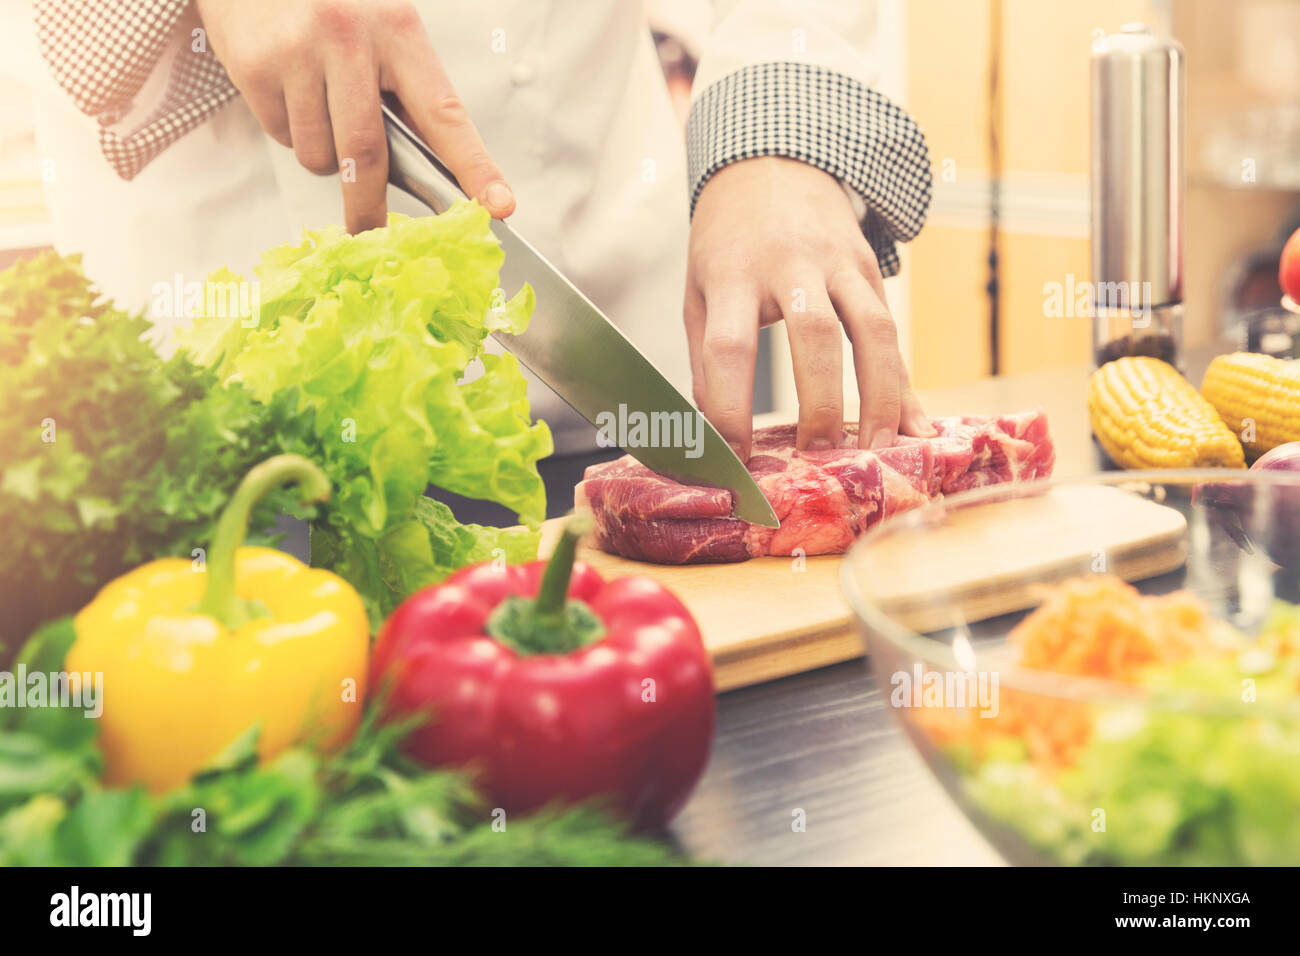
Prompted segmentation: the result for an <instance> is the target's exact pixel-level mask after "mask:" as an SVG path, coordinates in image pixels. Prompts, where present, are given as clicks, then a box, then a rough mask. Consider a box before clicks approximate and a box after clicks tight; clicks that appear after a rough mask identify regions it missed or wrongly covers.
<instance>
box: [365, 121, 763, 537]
mask: <svg viewBox="0 0 1300 956" xmlns="http://www.w3.org/2000/svg"><path fill="white" fill-rule="evenodd" d="M383 111H384V129H385V132H386V134H387V136H388V181H389V182H390V183H392V184H393V185H394V186H396V187H397V188H398V189H400V190H402V191H403V192H405V193H408V194H409V195H411V196H413V197H415V198H416V199H418V200H419V201H420V202H422V203H424V204H425V205H426V206H428V207H429V208H430V209H432V210H433V211H434V212H436V213H440V212H444V211H445V210H446V209H447V208H448V207H449V206H451V204H452V203H454V202H455V201H456V200H458V199H464V198H466V197H465V194H464V193H463V192H462V191H461V189H460V187H459V186H458V185H456V180H455V178H454V177H453V176H452V175H451V173H450V171H448V169H447V168H446V167H445V166H444V165H443V164H442V162H441V161H440V160H439V159H438V157H437V156H435V155H434V154H433V151H432V150H430V149H429V147H428V146H426V145H425V144H424V142H423V141H422V140H421V139H420V138H419V137H418V136H417V135H416V134H415V133H414V132H413V131H412V130H411V129H410V128H409V127H407V125H406V124H405V123H403V122H402V120H401V119H400V118H398V116H397V114H396V113H395V112H394V111H393V110H392V109H391V108H390V106H389V105H388V104H385V105H384V107H383ZM492 231H493V233H495V235H496V237H497V239H498V240H499V241H500V243H501V247H502V249H503V250H504V251H505V255H506V258H505V264H504V265H503V266H502V269H501V281H502V284H503V285H505V287H506V288H508V289H516V290H517V289H518V288H520V287H521V286H522V285H523V284H524V282H528V283H529V284H530V285H531V286H532V287H533V291H534V292H535V293H536V294H537V307H536V309H535V310H534V311H533V318H532V321H531V322H530V323H529V325H528V330H527V331H525V332H524V333H523V334H521V335H510V334H507V333H505V332H495V333H493V334H494V335H495V337H496V339H497V341H499V342H500V343H501V344H502V345H504V346H505V347H506V348H508V349H510V351H512V352H514V353H515V355H516V356H517V357H518V358H519V361H521V362H522V363H523V364H524V365H526V366H528V368H529V369H531V370H532V371H533V373H534V374H535V375H536V376H537V377H538V378H540V379H541V380H542V381H543V382H545V383H546V384H547V385H549V386H550V387H551V388H552V389H554V390H555V393H556V394H557V395H559V396H560V397H561V398H562V399H564V400H565V401H566V402H568V404H569V405H570V406H572V408H573V409H574V411H576V412H577V413H578V414H579V415H581V416H582V417H583V418H585V419H586V420H587V421H589V422H591V424H592V425H594V426H596V427H597V428H600V427H601V425H602V422H601V421H599V420H598V419H600V418H602V417H603V418H604V419H605V422H604V423H605V424H607V425H608V424H614V423H623V422H629V423H633V424H635V423H636V422H638V421H640V422H644V423H646V424H650V423H657V424H658V426H659V428H658V431H659V432H660V433H662V432H665V431H666V432H669V433H670V435H673V436H677V437H682V438H684V437H685V436H687V435H688V434H691V433H690V432H687V431H686V429H687V428H694V429H697V431H696V432H695V433H694V434H696V435H697V436H702V441H700V442H692V443H690V444H695V445H696V448H695V449H692V448H690V447H689V446H688V443H687V442H685V441H677V442H676V444H675V445H674V444H663V443H660V444H659V445H658V446H657V447H652V446H649V445H648V444H640V443H628V444H629V445H632V444H637V445H639V447H627V446H624V448H623V450H624V451H626V452H627V453H628V454H630V455H631V456H632V457H634V458H635V459H636V460H637V461H639V462H641V463H642V464H643V465H645V466H646V467H647V468H652V469H654V470H655V471H657V472H659V473H661V474H664V475H667V476H669V477H670V478H674V479H676V480H677V481H680V482H682V483H683V484H691V485H708V486H711V487H714V488H726V489H728V490H729V491H731V492H732V495H733V498H732V510H733V513H734V514H735V516H736V517H737V518H742V519H744V520H745V521H750V522H752V523H754V524H759V525H763V526H765V527H768V528H775V527H777V526H778V525H779V523H780V522H778V521H777V518H776V513H775V512H774V511H773V510H772V506H771V505H770V504H769V503H768V501H767V499H766V498H765V497H763V492H762V491H761V490H760V489H759V487H758V485H757V483H755V481H754V478H753V476H752V475H751V474H750V473H749V471H748V469H746V468H745V465H744V463H743V462H742V461H741V460H740V459H739V458H738V457H737V456H736V453H735V452H734V451H732V449H731V446H730V445H728V444H727V443H726V441H725V440H723V438H722V436H721V435H719V434H718V432H717V429H715V428H714V427H713V425H711V424H710V423H709V421H708V419H706V418H705V417H704V416H703V415H702V414H700V412H699V410H698V409H696V407H695V406H694V405H693V404H691V402H690V401H688V400H687V398H686V397H685V396H684V395H682V393H681V392H679V391H678V390H677V389H676V388H674V387H673V386H672V383H671V382H669V381H668V379H666V378H664V376H663V374H662V373H661V372H660V371H659V370H658V369H656V368H655V367H654V365H652V364H651V362H650V360H649V359H647V358H646V357H645V356H644V355H642V354H641V353H640V352H639V351H638V350H637V348H636V346H634V345H633V344H632V343H631V342H629V341H628V340H627V338H626V336H624V335H623V333H622V332H620V331H619V329H618V327H617V326H615V325H614V323H612V322H610V320H609V319H607V318H606V317H605V315H604V313H602V312H601V311H600V310H599V309H598V308H596V306H594V305H593V304H592V303H591V301H590V300H588V299H587V297H586V296H584V295H583V294H582V293H581V292H580V291H578V289H577V287H576V286H574V284H573V283H572V282H570V281H569V280H568V279H566V278H565V277H564V276H563V275H562V274H561V273H560V271H559V270H558V269H556V268H555V266H553V265H551V264H550V263H549V262H547V261H546V259H545V258H544V257H543V256H542V255H541V253H539V252H538V251H537V250H536V249H534V248H533V247H532V246H531V245H529V244H528V243H527V242H526V241H525V240H524V239H523V237H522V236H520V235H518V234H517V233H516V232H515V231H514V230H513V229H511V228H510V227H509V226H508V225H506V224H505V223H504V222H502V221H501V220H499V219H493V220H492ZM664 416H667V417H664ZM677 422H680V427H674V428H673V429H671V430H670V429H669V428H668V427H667V423H673V425H674V426H676V424H677ZM618 430H619V433H620V434H621V432H622V430H623V429H622V427H619V429H618ZM654 434H655V431H653V430H651V429H647V437H648V438H649V437H650V436H651V435H654ZM691 455H696V457H691Z"/></svg>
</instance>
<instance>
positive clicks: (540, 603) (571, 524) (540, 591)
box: [533, 514, 591, 618]
mask: <svg viewBox="0 0 1300 956" xmlns="http://www.w3.org/2000/svg"><path fill="white" fill-rule="evenodd" d="M590 530H591V515H589V514H576V515H574V516H573V517H572V518H570V519H569V520H568V521H567V522H566V523H565V525H564V531H563V532H562V533H561V534H560V540H559V541H557V542H556V543H555V550H553V551H552V552H551V558H550V560H549V561H547V562H546V570H545V571H544V572H543V573H542V581H541V584H539V585H538V586H537V602H536V603H535V604H534V605H533V611H534V613H535V614H537V615H538V616H539V617H547V618H554V617H559V616H561V615H563V614H564V602H565V600H566V599H567V598H568V596H569V581H570V580H572V579H573V561H574V559H575V558H576V557H577V555H578V541H579V540H580V539H581V538H582V536H583V535H584V534H586V533H587V532H588V531H590Z"/></svg>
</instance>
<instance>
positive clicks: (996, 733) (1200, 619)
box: [908, 575, 1214, 770]
mask: <svg viewBox="0 0 1300 956" xmlns="http://www.w3.org/2000/svg"><path fill="white" fill-rule="evenodd" d="M1213 624H1214V620H1213V618H1212V617H1211V616H1210V613H1209V609H1208V608H1207V607H1206V606H1205V605H1204V604H1203V603H1202V602H1201V601H1200V600H1199V599H1198V598H1197V597H1196V596H1195V595H1193V594H1192V593H1190V592H1188V591H1178V592H1175V593H1173V594H1167V595H1163V596H1158V597H1147V596H1144V595H1142V594H1140V593H1139V592H1138V591H1137V589H1135V588H1133V587H1131V586H1130V585H1128V584H1126V583H1125V582H1124V581H1122V580H1121V579H1119V578H1116V577H1113V576H1110V575H1096V576H1093V577H1088V578H1078V579H1075V580H1071V581H1067V582H1065V583H1063V584H1061V585H1060V586H1058V587H1057V588H1055V589H1053V591H1052V593H1051V594H1050V595H1049V596H1048V597H1047V599H1046V600H1045V601H1044V602H1043V603H1042V604H1041V605H1040V606H1039V607H1038V608H1037V609H1036V610H1035V611H1034V612H1033V613H1031V614H1030V615H1029V616H1027V617H1026V618H1025V619H1024V620H1023V621H1021V622H1020V624H1019V625H1017V626H1016V627H1015V628H1014V629H1013V630H1012V631H1011V634H1010V636H1009V641H1010V643H1011V644H1012V645H1013V646H1014V647H1016V648H1017V649H1018V650H1019V660H1018V664H1019V665H1020V666H1021V667H1026V668H1033V669H1037V670H1046V671H1054V672H1056V673H1060V674H1073V675H1079V676H1086V677H1096V678H1104V679H1107V680H1116V681H1122V682H1127V683H1131V682H1135V681H1137V680H1139V679H1140V678H1141V676H1142V673H1143V671H1144V670H1145V669H1146V668H1148V667H1151V666H1152V665H1155V664H1172V663H1177V662H1179V661H1182V660H1185V659H1186V658H1188V657H1191V656H1192V655H1194V654H1200V653H1205V652H1207V651H1210V650H1212V649H1213V645H1212V642H1211V640H1210V634H1211V630H1212V627H1213ZM999 696H1000V702H999V708H998V713H997V716H995V717H991V718H990V717H985V716H981V715H980V714H979V713H978V712H977V711H976V710H975V709H973V708H962V709H944V710H935V709H931V710H929V711H912V712H911V713H909V715H908V716H909V717H910V718H911V719H913V720H914V721H916V723H917V724H918V726H919V728H920V729H921V730H922V731H923V732H924V733H926V734H927V735H928V736H929V737H930V738H931V739H932V740H933V741H934V742H935V743H936V744H938V745H939V746H941V747H944V746H951V745H954V744H966V745H969V746H972V747H973V748H974V750H975V753H976V754H977V755H981V754H983V753H985V752H987V750H988V748H989V747H990V746H991V745H992V744H994V743H995V742H996V741H997V740H998V739H999V738H1001V739H1007V738H1012V739H1016V740H1020V741H1022V742H1023V743H1024V745H1025V748H1026V750H1027V751H1028V754H1029V758H1030V759H1031V760H1032V761H1033V762H1034V763H1036V764H1038V765H1040V766H1042V767H1043V768H1044V769H1046V770H1056V769H1060V768H1062V767H1065V766H1069V765H1070V764H1071V763H1073V762H1074V760H1075V759H1076V758H1077V756H1078V753H1079V751H1080V750H1081V749H1082V748H1083V747H1084V746H1086V745H1087V743H1088V741H1089V740H1090V739H1091V737H1092V725H1093V708H1092V707H1091V705H1089V704H1086V703H1081V702H1076V701H1069V700H1062V699H1059V698H1055V697H1045V696H1042V695H1039V694H1031V693H1028V692H1025V691H1018V690H1014V689H1011V688H1005V687H1004V688H1002V689H1001V691H1000V695H999Z"/></svg>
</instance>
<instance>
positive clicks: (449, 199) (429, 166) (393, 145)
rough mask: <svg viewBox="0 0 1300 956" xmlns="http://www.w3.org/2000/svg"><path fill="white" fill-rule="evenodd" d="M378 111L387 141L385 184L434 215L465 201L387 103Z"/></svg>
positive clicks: (452, 180)
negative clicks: (418, 202) (414, 199)
mask: <svg viewBox="0 0 1300 956" xmlns="http://www.w3.org/2000/svg"><path fill="white" fill-rule="evenodd" d="M385 99H387V97H385ZM381 108H382V110H383V113H384V135H385V136H387V138H388V181H389V182H390V183H392V184H393V185H394V186H396V187H397V188H398V189H400V190H401V191H402V192H404V193H406V194H407V195H409V196H414V197H415V198H416V199H418V200H420V202H422V203H424V204H425V205H426V206H428V207H429V208H430V209H432V210H433V211H434V212H436V213H442V212H446V211H447V208H448V207H449V206H450V205H451V204H452V203H454V202H456V200H458V199H465V198H467V197H466V195H465V193H464V192H463V191H462V190H461V188H460V186H459V185H457V184H456V177H454V176H453V175H452V174H451V171H450V170H449V169H447V167H446V166H444V165H443V164H442V160H440V159H438V157H437V156H435V155H434V154H433V150H431V149H429V147H428V146H426V145H425V144H424V141H423V140H422V139H420V137H419V136H417V135H416V134H415V133H414V132H413V131H412V130H411V128H410V127H408V126H407V125H406V124H405V123H403V122H402V121H401V120H400V119H398V117H397V113H396V112H395V111H394V110H393V109H392V108H391V107H390V106H389V104H388V103H387V102H385V103H384V104H383V106H382V107H381Z"/></svg>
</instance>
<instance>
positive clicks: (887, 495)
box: [574, 411, 1055, 564]
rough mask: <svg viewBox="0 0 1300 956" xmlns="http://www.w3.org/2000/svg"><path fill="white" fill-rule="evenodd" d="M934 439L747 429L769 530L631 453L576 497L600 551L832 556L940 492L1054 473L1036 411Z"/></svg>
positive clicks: (719, 497) (598, 469) (597, 470)
mask: <svg viewBox="0 0 1300 956" xmlns="http://www.w3.org/2000/svg"><path fill="white" fill-rule="evenodd" d="M932 422H933V424H934V426H935V428H937V429H938V431H939V435H938V436H937V437H935V438H900V439H899V441H898V443H897V444H895V445H894V446H893V447H891V448H884V449H881V450H878V451H863V450H861V449H858V448H857V447H855V446H856V444H857V425H856V424H852V423H851V424H846V425H845V426H844V432H845V438H844V443H843V447H840V448H835V449H829V450H825V451H796V450H795V426H793V425H778V426H776V427H774V428H763V429H760V430H759V431H757V432H755V433H754V445H753V451H752V454H751V456H750V459H749V471H750V473H751V474H753V476H754V478H755V479H756V480H757V482H758V486H759V487H760V488H761V489H762V490H763V494H764V495H766V496H767V500H768V501H769V502H771V504H772V509H773V510H774V511H775V512H776V516H777V518H779V519H780V521H781V526H780V527H779V528H764V527H761V526H759V525H753V524H750V523H749V522H747V521H741V520H739V519H737V518H732V517H730V515H731V492H729V491H719V490H718V489H716V488H703V487H698V486H694V485H682V484H679V483H677V482H675V481H673V480H671V479H669V478H665V477H663V476H662V475H659V474H657V473H656V472H653V471H651V470H650V469H649V468H647V467H645V465H642V464H641V463H640V462H638V461H637V460H636V459H634V458H632V457H631V456H630V455H625V456H624V457H622V458H619V459H617V460H616V461H611V462H606V463H605V464H601V465H593V466H592V467H590V468H588V469H587V472H586V474H585V475H584V476H583V480H582V481H581V482H579V484H578V487H577V488H576V489H575V490H574V504H575V506H576V507H577V509H578V510H580V511H589V512H591V514H592V515H593V517H594V519H595V532H596V541H597V543H598V544H599V545H600V547H601V548H603V549H604V550H606V551H609V552H612V553H614V554H621V555H624V556H625V557H629V558H636V559H638V560H641V561H654V562H656V563H659V564H699V563H706V562H725V561H744V560H746V559H748V558H753V557H760V556H762V555H790V554H794V553H796V552H797V551H801V552H802V553H803V554H806V555H813V554H839V553H841V552H843V551H846V550H848V547H849V545H850V544H852V543H853V539H854V538H855V537H857V536H858V535H859V534H861V533H862V532H863V531H866V530H867V529H868V528H870V527H872V526H873V525H875V524H876V523H877V522H879V521H881V520H883V519H884V518H888V517H889V516H890V515H893V514H897V513H899V512H901V511H906V510H908V509H909V508H915V507H917V506H918V505H921V504H924V503H925V502H927V501H929V500H930V499H931V498H933V497H934V496H936V495H940V494H950V493H953V492H957V491H965V490H967V489H969V488H978V487H981V486H983V485H993V484H999V483H1004V482H1011V481H1030V480H1032V479H1035V478H1045V477H1047V476H1048V475H1050V474H1051V473H1052V464H1053V462H1054V460H1055V453H1054V451H1053V448H1052V439H1051V437H1050V436H1049V435H1048V432H1047V416H1046V415H1044V414H1043V412H1042V411H1030V412H1022V413H1020V414H1018V415H1004V416H1001V417H997V418H936V419H932Z"/></svg>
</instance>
